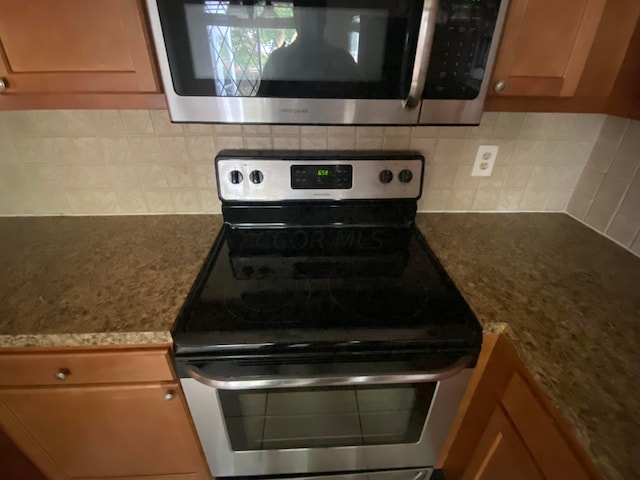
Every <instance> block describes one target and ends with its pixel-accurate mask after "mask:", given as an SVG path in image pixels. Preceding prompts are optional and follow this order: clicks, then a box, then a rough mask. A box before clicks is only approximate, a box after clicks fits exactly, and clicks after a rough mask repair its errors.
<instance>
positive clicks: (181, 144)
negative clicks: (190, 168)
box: [158, 136, 189, 162]
mask: <svg viewBox="0 0 640 480" xmlns="http://www.w3.org/2000/svg"><path fill="white" fill-rule="evenodd" d="M158 146H159V147H160V156H161V157H160V160H163V161H165V162H187V161H189V151H188V150H187V141H186V139H185V137H182V136H158Z"/></svg>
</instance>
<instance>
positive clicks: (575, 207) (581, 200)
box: [567, 192, 593, 220]
mask: <svg viewBox="0 0 640 480" xmlns="http://www.w3.org/2000/svg"><path fill="white" fill-rule="evenodd" d="M592 201H593V199H591V198H589V197H587V196H585V195H582V194H581V193H579V192H574V194H573V195H572V196H571V200H569V204H568V205H567V212H569V213H570V214H571V215H573V216H574V217H576V218H578V219H580V220H584V217H586V216H587V211H588V210H589V207H590V206H591V202H592Z"/></svg>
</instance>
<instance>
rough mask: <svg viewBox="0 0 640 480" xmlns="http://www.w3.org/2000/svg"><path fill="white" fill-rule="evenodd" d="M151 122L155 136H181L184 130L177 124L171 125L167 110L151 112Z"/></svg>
mask: <svg viewBox="0 0 640 480" xmlns="http://www.w3.org/2000/svg"><path fill="white" fill-rule="evenodd" d="M150 114H151V122H152V123H153V129H154V130H155V132H156V135H167V134H169V135H170V134H181V133H183V132H184V128H183V126H182V125H181V124H179V123H172V122H171V119H170V118H169V112H168V111H167V110H151V111H150Z"/></svg>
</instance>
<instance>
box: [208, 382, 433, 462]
mask: <svg viewBox="0 0 640 480" xmlns="http://www.w3.org/2000/svg"><path fill="white" fill-rule="evenodd" d="M435 389H436V384H435V383H421V384H410V385H389V386H386V385H385V386H371V387H366V386H363V387H360V386H358V387H323V388H300V389H286V390H283V389H274V390H251V391H231V390H226V391H225V390H219V391H218V395H219V399H220V406H221V408H222V415H223V417H224V422H225V425H226V429H227V434H228V438H229V441H230V444H231V449H232V450H233V451H245V450H274V449H278V450H279V449H293V448H318V447H345V446H366V445H385V444H402V443H416V442H418V441H419V440H420V436H421V433H422V430H423V428H424V425H425V421H426V419H427V416H428V413H429V408H430V406H431V403H432V399H433V396H434V393H435Z"/></svg>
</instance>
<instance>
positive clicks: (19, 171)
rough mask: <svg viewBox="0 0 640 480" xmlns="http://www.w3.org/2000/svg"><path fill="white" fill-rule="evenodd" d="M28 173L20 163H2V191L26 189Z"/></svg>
mask: <svg viewBox="0 0 640 480" xmlns="http://www.w3.org/2000/svg"><path fill="white" fill-rule="evenodd" d="M27 174H28V171H25V170H24V167H23V166H22V165H20V164H19V163H0V189H2V188H5V189H25V188H27V186H28V182H27Z"/></svg>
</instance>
